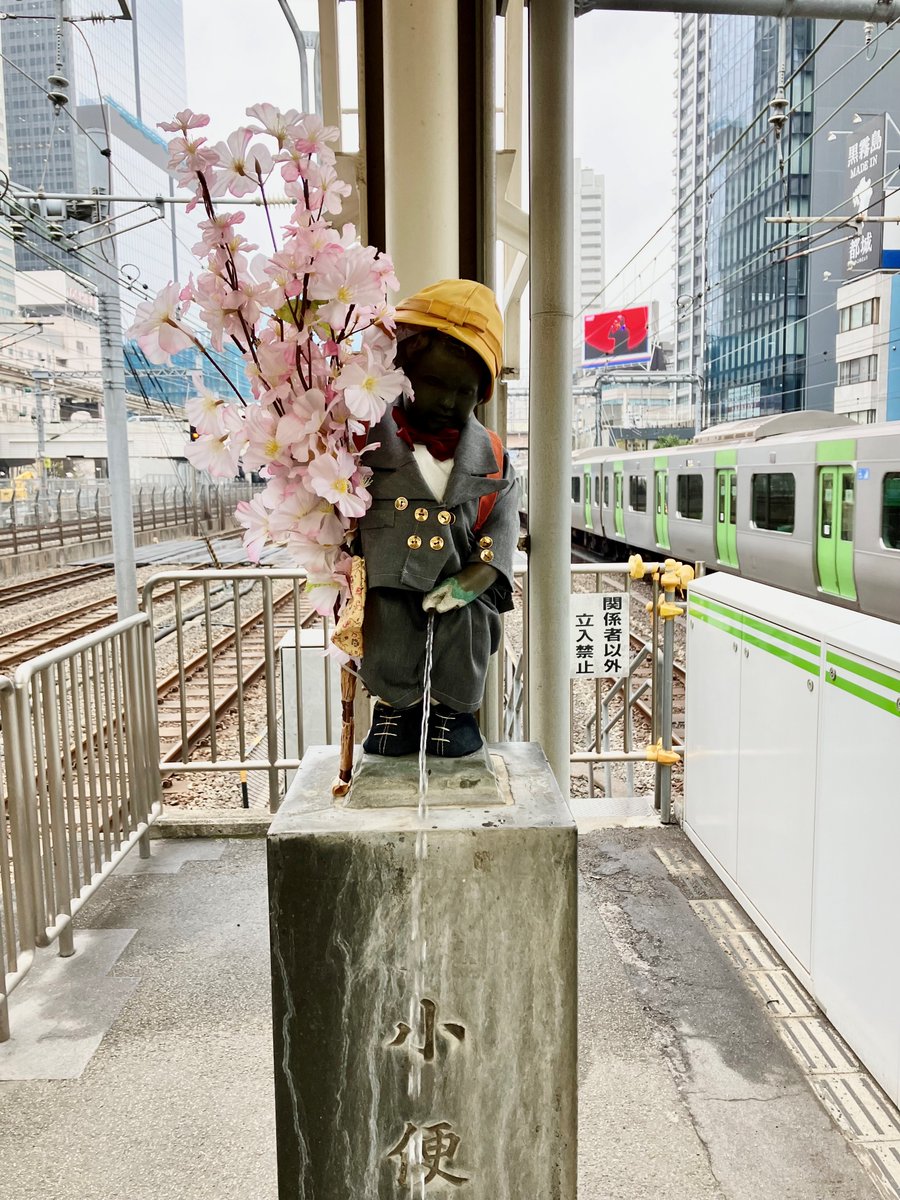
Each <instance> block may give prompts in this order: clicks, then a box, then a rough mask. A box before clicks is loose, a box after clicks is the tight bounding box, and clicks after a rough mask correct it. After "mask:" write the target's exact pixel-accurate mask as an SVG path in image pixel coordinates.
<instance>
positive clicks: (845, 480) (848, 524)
mask: <svg viewBox="0 0 900 1200" xmlns="http://www.w3.org/2000/svg"><path fill="white" fill-rule="evenodd" d="M855 486H856V485H855V481H854V478H853V476H852V475H851V474H850V472H849V471H848V472H847V474H846V475H842V476H841V541H842V542H852V541H853V500H854V495H855V491H854V489H855Z"/></svg>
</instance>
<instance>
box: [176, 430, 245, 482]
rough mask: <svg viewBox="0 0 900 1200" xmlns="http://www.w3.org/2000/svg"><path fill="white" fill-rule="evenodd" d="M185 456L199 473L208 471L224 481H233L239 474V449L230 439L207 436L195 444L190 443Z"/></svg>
mask: <svg viewBox="0 0 900 1200" xmlns="http://www.w3.org/2000/svg"><path fill="white" fill-rule="evenodd" d="M184 456H185V458H186V459H187V460H188V462H189V463H192V464H193V465H194V466H195V467H196V468H197V470H198V471H208V472H209V473H210V475H217V476H219V477H220V478H222V479H233V478H234V476H235V475H236V474H237V460H238V453H237V447H235V446H234V445H233V444H232V442H231V439H230V438H224V437H213V435H212V434H205V435H204V436H203V437H199V438H197V440H196V441H195V442H188V444H187V445H186V446H185V448H184Z"/></svg>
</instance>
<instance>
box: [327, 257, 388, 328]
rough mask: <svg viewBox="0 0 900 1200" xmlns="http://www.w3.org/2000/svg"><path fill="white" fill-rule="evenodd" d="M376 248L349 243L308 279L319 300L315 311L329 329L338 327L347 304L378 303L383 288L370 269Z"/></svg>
mask: <svg viewBox="0 0 900 1200" xmlns="http://www.w3.org/2000/svg"><path fill="white" fill-rule="evenodd" d="M374 259H375V252H374V250H373V249H372V248H371V247H368V246H367V247H365V248H363V247H362V246H360V245H356V246H351V247H350V249H349V250H346V251H345V252H344V253H343V254H342V255H341V256H340V257H339V258H336V259H329V261H328V262H327V263H326V264H325V265H324V267H323V268H322V269H320V270H317V272H316V275H315V277H314V278H313V279H311V280H310V283H309V294H310V296H311V297H312V299H313V300H322V301H324V303H323V304H322V305H321V307H320V308H319V313H318V315H319V316H320V317H321V318H322V320H323V321H327V322H328V323H329V325H330V326H331V327H332V329H341V328H342V327H343V325H344V323H345V321H346V320H347V313H348V311H349V308H350V305H351V304H352V305H354V306H357V307H358V306H360V305H368V304H378V303H380V302H381V301H382V300H383V299H384V288H383V286H382V284H381V280H380V278H379V276H378V274H377V272H376V271H375V270H374V269H373V266H374Z"/></svg>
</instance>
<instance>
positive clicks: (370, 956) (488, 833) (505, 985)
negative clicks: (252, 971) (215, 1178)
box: [268, 743, 577, 1200]
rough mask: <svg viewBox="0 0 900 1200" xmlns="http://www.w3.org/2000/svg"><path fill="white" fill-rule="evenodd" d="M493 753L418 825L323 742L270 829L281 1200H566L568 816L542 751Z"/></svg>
mask: <svg viewBox="0 0 900 1200" xmlns="http://www.w3.org/2000/svg"><path fill="white" fill-rule="evenodd" d="M492 758H493V760H494V762H495V764H496V765H498V766H499V770H498V771H497V781H496V783H494V782H493V781H492V783H491V787H490V788H488V787H486V786H484V781H483V780H482V781H481V782H480V783H479V786H477V787H471V786H465V787H461V788H460V789H457V792H458V795H459V803H447V799H448V796H447V795H446V794H443V795H441V802H440V803H437V804H435V805H434V806H433V807H430V808H429V811H428V816H427V821H426V822H425V825H426V829H425V830H424V832H423V830H422V828H421V822H420V820H419V818H418V815H417V812H416V808H415V807H414V804H415V800H414V798H413V797H411V796H410V794H409V792H408V790H406V789H404V791H403V793H402V796H399V797H398V800H399V803H398V805H397V806H396V807H385V804H384V795H383V791H384V780H383V774H382V775H381V778H380V780H378V781H374V782H377V787H375V786H374V782H373V788H374V791H376V792H379V795H378V798H377V799H376V801H375V803H376V804H377V805H378V807H362V805H364V804H365V792H366V778H365V773H363V775H362V776H360V778H359V779H358V780H357V782H356V783H355V784H354V789H353V792H352V793H351V795H352V798H353V806H352V807H351V806H348V805H346V804H345V805H343V806H339V805H338V804H336V803H334V802H333V801H332V797H331V782H332V779H333V778H334V776H335V774H336V769H337V757H336V752H335V751H334V749H333V748H331V747H316V748H314V749H312V750H310V751H309V752H308V753H307V755H306V758H305V759H304V763H303V766H302V767H301V769H300V771H299V772H298V774H297V776H296V778H295V780H294V783H293V785H292V787H291V789H290V792H289V793H288V795H287V797H286V799H285V801H284V804H283V805H282V807H281V809H280V811H279V813H278V815H277V816H276V818H275V820H274V822H273V824H272V827H271V829H270V832H269V839H268V855H269V902H270V913H271V938H272V981H273V982H272V989H273V1023H274V1036H275V1094H276V1122H277V1137H278V1183H279V1200H386V1198H388V1197H397V1198H400V1197H404V1198H406V1197H412V1196H414V1197H417V1198H418V1197H429V1196H432V1195H434V1196H458V1197H460V1200H465V1197H470V1198H471V1200H574V1197H575V1151H576V1005H577V979H576V831H575V825H574V822H573V820H572V818H571V816H570V814H569V812H568V809H567V807H566V805H565V803H564V802H563V800H562V797H561V796H560V793H559V791H558V789H557V786H556V783H555V781H554V779H553V776H552V774H551V772H550V770H549V767H548V765H547V761H546V759H545V758H544V755H543V753H542V752H541V750H540V748H539V747H538V746H536V745H529V744H523V743H514V744H509V745H503V746H500V747H495V748H493V749H492ZM498 759H499V760H500V762H499V763H498V762H497V760H498ZM429 761H430V760H429ZM441 766H442V769H443V770H446V764H441ZM437 782H438V781H437V779H436V780H435V783H437ZM435 790H436V791H437V790H438V789H437V788H435ZM448 790H449V791H450V792H451V793H452V791H453V789H452V787H448V784H447V782H446V780H445V783H444V787H443V789H442V791H443V792H444V793H446V792H447V791H448ZM435 798H437V797H435ZM423 944H424V952H423Z"/></svg>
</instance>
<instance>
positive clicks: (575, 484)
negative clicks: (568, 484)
mask: <svg viewBox="0 0 900 1200" xmlns="http://www.w3.org/2000/svg"><path fill="white" fill-rule="evenodd" d="M572 501H573V503H575V504H579V503H580V502H581V476H580V475H573V476H572Z"/></svg>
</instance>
